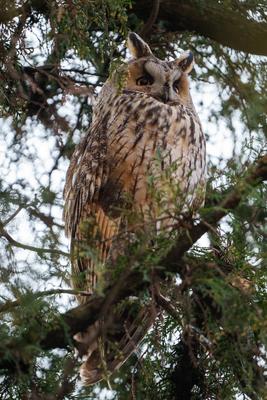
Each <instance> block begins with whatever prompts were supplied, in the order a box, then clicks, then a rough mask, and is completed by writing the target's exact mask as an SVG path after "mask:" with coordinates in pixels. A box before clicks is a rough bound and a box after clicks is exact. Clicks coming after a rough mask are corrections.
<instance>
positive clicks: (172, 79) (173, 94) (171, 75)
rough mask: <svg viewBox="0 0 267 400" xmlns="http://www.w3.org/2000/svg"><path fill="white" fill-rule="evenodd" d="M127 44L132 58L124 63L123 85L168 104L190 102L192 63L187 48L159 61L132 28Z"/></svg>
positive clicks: (192, 60) (188, 103)
mask: <svg viewBox="0 0 267 400" xmlns="http://www.w3.org/2000/svg"><path fill="white" fill-rule="evenodd" d="M128 48H129V51H130V53H131V55H132V56H133V59H132V60H130V61H129V63H128V79H127V83H126V87H125V88H126V89H129V90H134V91H139V92H142V93H147V94H149V95H150V96H151V97H154V98H155V99H157V100H158V101H160V102H163V103H166V104H170V105H175V104H177V103H179V104H181V103H182V104H184V105H187V106H191V105H192V101H191V97H190V93H189V81H188V74H189V73H190V72H191V70H192V68H193V64H194V57H193V54H192V52H191V51H188V52H184V53H183V54H181V55H180V57H179V58H178V59H176V60H174V61H162V60H160V59H158V58H157V57H155V56H154V55H153V53H152V51H151V49H150V47H149V46H148V44H147V43H146V42H144V41H143V40H142V39H141V38H140V36H138V35H137V34H136V33H134V32H131V33H130V34H129V36H128Z"/></svg>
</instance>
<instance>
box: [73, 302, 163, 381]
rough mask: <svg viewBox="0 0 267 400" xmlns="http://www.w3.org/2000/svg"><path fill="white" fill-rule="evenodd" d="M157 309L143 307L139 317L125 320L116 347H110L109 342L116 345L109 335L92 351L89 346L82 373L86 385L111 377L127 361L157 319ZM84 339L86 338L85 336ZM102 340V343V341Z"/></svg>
mask: <svg viewBox="0 0 267 400" xmlns="http://www.w3.org/2000/svg"><path fill="white" fill-rule="evenodd" d="M156 316H157V311H156V310H155V307H153V310H152V306H147V307H143V308H142V309H141V310H140V311H139V313H138V315H137V317H136V318H135V319H134V321H132V322H131V323H130V325H129V326H128V327H127V324H129V321H125V323H124V326H121V337H120V339H119V340H117V342H116V349H114V347H113V348H112V349H108V347H107V346H108V342H109V341H110V342H111V344H113V345H114V338H112V337H109V338H108V340H106V338H105V340H104V341H103V342H104V343H105V345H102V343H103V342H102V341H101V339H99V338H98V339H99V340H98V346H97V348H96V349H95V351H93V352H92V346H91V345H90V346H89V350H90V354H88V358H87V359H86V361H85V362H84V363H83V364H82V366H81V369H80V374H81V377H82V380H83V383H84V384H85V385H92V384H95V383H97V382H99V381H100V380H102V379H104V378H105V377H109V376H110V375H111V374H112V373H113V372H115V371H116V370H117V369H118V368H120V367H121V366H122V364H124V363H125V361H127V359H128V358H129V357H130V356H131V354H132V353H133V352H134V351H135V350H136V349H137V346H138V345H139V344H140V342H141V341H142V340H143V338H144V336H145V335H146V333H147V332H148V330H149V328H150V327H151V326H152V324H153V323H154V321H155V318H156ZM84 340H86V339H85V338H84ZM101 342H102V343H101Z"/></svg>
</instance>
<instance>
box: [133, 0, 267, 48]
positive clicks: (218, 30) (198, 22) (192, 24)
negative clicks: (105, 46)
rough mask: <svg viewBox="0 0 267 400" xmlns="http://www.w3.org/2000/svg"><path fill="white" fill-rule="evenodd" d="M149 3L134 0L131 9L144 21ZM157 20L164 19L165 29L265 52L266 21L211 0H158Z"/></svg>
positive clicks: (234, 46) (147, 14)
mask: <svg viewBox="0 0 267 400" xmlns="http://www.w3.org/2000/svg"><path fill="white" fill-rule="evenodd" d="M152 3H153V2H152V1H146V2H144V1H141V0H136V1H135V4H134V7H133V10H132V11H133V12H134V13H135V14H136V15H137V16H138V17H139V18H140V19H141V20H144V21H146V20H147V18H148V16H149V14H150V10H151V7H152ZM157 21H164V23H165V24H164V25H165V26H166V29H167V30H168V31H172V32H178V31H191V32H196V33H197V34H200V35H203V36H205V37H207V38H210V39H213V40H215V41H217V42H218V43H220V44H222V45H224V46H228V47H231V48H233V49H236V50H241V51H245V52H247V53H252V54H259V55H267V40H266V37H267V23H265V22H256V21H253V20H251V19H248V18H246V16H245V15H242V13H240V10H237V9H231V8H227V7H226V5H225V4H218V1H215V0H206V1H199V0H186V1H177V0H162V1H161V2H160V9H159V13H158V18H157Z"/></svg>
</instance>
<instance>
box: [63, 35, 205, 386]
mask: <svg viewBox="0 0 267 400" xmlns="http://www.w3.org/2000/svg"><path fill="white" fill-rule="evenodd" d="M128 45H129V48H130V51H131V52H132V55H133V56H134V58H133V59H132V60H131V61H130V62H129V63H128V64H127V67H126V70H125V66H124V67H122V68H121V70H119V71H117V73H115V74H113V75H112V76H111V77H110V79H109V80H108V81H107V82H106V83H105V85H104V86H103V88H102V90H101V92H100V94H99V96H98V101H97V103H96V105H95V107H94V112H93V120H92V124H91V127H90V129H89V131H88V133H87V134H86V135H85V137H84V138H83V140H82V141H81V143H80V144H79V145H78V146H77V148H76V150H75V152H74V154H73V156H72V160H71V163H70V167H69V170H68V173H67V181H66V186H65V191H64V196H65V202H66V203H65V212H64V218H65V222H66V233H67V235H68V236H69V237H71V240H72V247H73V248H74V252H75V249H76V256H75V257H74V259H73V284H74V287H76V288H80V289H82V290H87V291H88V292H90V293H94V291H95V289H96V287H97V280H98V278H97V270H96V269H97V268H96V266H97V263H99V262H100V263H105V262H107V261H108V260H109V259H110V258H112V259H116V256H117V253H118V249H117V247H116V240H117V239H116V238H117V235H118V233H119V232H120V230H121V229H122V228H121V227H122V225H123V227H124V228H125V221H124V223H123V224H122V221H121V219H122V212H121V209H122V208H124V207H128V208H129V207H130V208H132V209H133V210H135V211H136V212H138V213H141V215H142V216H143V220H144V223H146V221H147V220H148V219H151V218H155V219H156V218H157V217H159V216H160V217H162V215H164V210H161V214H160V215H159V211H158V209H157V207H153V206H154V204H153V202H154V198H153V196H151V193H150V190H149V185H148V177H149V176H152V177H154V181H155V190H159V191H161V192H162V196H163V197H164V196H165V197H166V199H165V200H166V201H165V202H164V205H165V206H164V207H166V212H168V215H170V214H171V211H172V212H173V213H174V212H175V211H176V212H177V209H179V210H180V212H181V213H182V212H188V211H189V212H191V213H193V212H195V211H196V210H197V209H198V208H199V206H200V205H201V204H202V202H203V199H204V191H205V168H206V165H205V139H204V135H203V132H202V129H201V125H200V121H199V118H198V116H197V114H196V111H195V109H194V106H193V103H192V100H191V96H190V93H189V84H188V77H187V74H188V73H189V72H190V71H191V69H192V65H193V56H192V53H190V52H189V53H184V54H182V55H181V56H180V57H179V58H178V60H176V61H172V62H167V61H161V60H159V59H157V58H156V57H155V56H154V55H153V54H152V53H151V50H150V48H149V47H148V45H147V44H146V43H145V42H143V41H142V39H141V38H140V37H139V36H138V35H136V34H134V33H132V34H130V35H129V44H128ZM118 77H119V78H120V77H121V78H122V81H124V87H123V89H120V88H119V87H118V83H117V82H118ZM173 166H174V167H173ZM168 169H169V170H170V171H171V173H170V174H168V179H169V181H170V185H174V184H175V186H176V187H177V191H175V193H176V198H174V195H173V192H171V191H168V189H166V190H165V186H166V181H165V180H166V176H165V177H164V179H163V178H162V177H163V175H164V172H165V171H167V170H168ZM178 194H179V195H178ZM177 205H178V208H177ZM166 215H167V214H166ZM124 219H125V217H124ZM128 228H129V229H131V227H130V226H128ZM160 228H161V229H164V223H161V226H160ZM90 241H91V242H92V244H93V247H94V248H95V254H94V255H91V256H89V255H88V252H87V253H86V252H83V248H85V249H86V246H87V247H88V244H90ZM83 246H85V247H83ZM122 248H123V245H120V250H119V252H121V251H123V250H122ZM81 272H82V274H81ZM79 300H80V301H82V299H79ZM142 315H145V313H144V312H143V314H142ZM145 320H146V319H145V318H144V321H145ZM151 322H152V321H149V323H145V325H146V326H145V327H143V329H142V332H140V333H139V334H138V335H137V336H138V337H136V340H135V341H134V342H135V343H138V342H139V341H140V339H141V338H142V337H143V336H144V333H145V330H146V329H147V328H148V326H149V325H150V324H151ZM122 325H123V323H122ZM92 329H93V328H92ZM133 331H134V327H133ZM122 340H123V338H122ZM96 347H97V346H96V345H94V346H93V347H92V348H91V349H89V354H90V352H91V353H92V355H91V359H92V360H93V358H94V361H93V362H92V363H91V365H90V356H89V359H88V362H87V364H85V366H84V368H83V375H84V377H85V380H86V382H87V383H92V382H93V381H96V380H97V379H99V378H100V377H101V372H100V370H97V371H96V361H95V359H96V358H97V357H96V354H97V353H96V351H97V350H95V349H96ZM132 350H133V348H131V349H128V352H127V354H126V352H125V355H127V356H128V355H129V354H130V353H131V352H132ZM112 362H113V364H112ZM121 363H122V361H120V362H117V363H116V362H114V360H113V361H111V362H110V363H109V364H108V367H110V370H113V369H114V368H116V367H117V366H118V365H121ZM92 365H94V366H92ZM90 368H91V369H94V372H92V371H91V372H90V371H89V370H90Z"/></svg>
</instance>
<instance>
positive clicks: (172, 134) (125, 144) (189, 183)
mask: <svg viewBox="0 0 267 400" xmlns="http://www.w3.org/2000/svg"><path fill="white" fill-rule="evenodd" d="M108 127H109V134H108V138H107V141H108V145H107V148H108V152H107V157H108V163H109V165H110V171H111V172H110V180H111V181H112V182H113V184H114V187H121V192H122V193H126V194H127V196H129V195H130V196H131V198H132V201H133V202H134V204H135V205H136V206H143V205H145V204H148V203H149V202H150V200H151V198H152V197H153V193H152V191H153V190H155V191H157V190H158V191H163V192H164V193H163V195H165V196H168V193H171V192H173V190H172V189H171V186H173V185H174V186H175V191H176V196H177V197H178V195H179V196H180V198H181V203H183V202H185V200H186V199H189V198H190V204H192V202H193V201H194V197H195V196H196V191H197V188H198V186H200V185H201V186H202V187H203V182H204V180H205V168H206V167H205V139H204V135H203V132H202V129H201V126H200V122H199V119H198V117H197V116H196V114H195V113H194V112H193V111H192V110H189V109H187V108H186V107H184V106H182V105H180V106H179V105H177V106H169V105H166V104H163V103H160V102H159V101H157V100H155V99H153V98H151V97H149V96H147V95H144V94H142V93H130V94H128V95H126V94H122V95H120V96H117V97H116V98H115V100H114V99H113V104H112V107H111V112H110V115H109V121H108ZM151 182H152V183H151ZM168 185H169V186H170V187H169V188H168ZM170 197H173V193H172V196H170ZM171 200H172V201H173V198H172V199H171Z"/></svg>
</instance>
